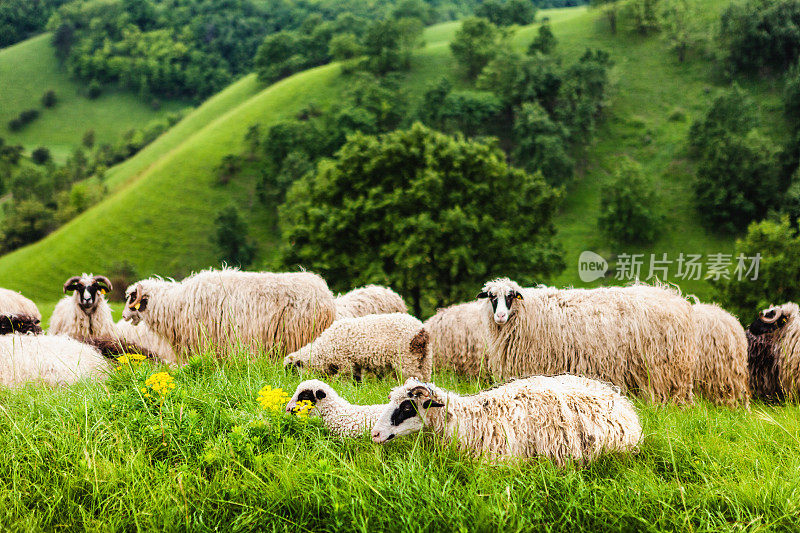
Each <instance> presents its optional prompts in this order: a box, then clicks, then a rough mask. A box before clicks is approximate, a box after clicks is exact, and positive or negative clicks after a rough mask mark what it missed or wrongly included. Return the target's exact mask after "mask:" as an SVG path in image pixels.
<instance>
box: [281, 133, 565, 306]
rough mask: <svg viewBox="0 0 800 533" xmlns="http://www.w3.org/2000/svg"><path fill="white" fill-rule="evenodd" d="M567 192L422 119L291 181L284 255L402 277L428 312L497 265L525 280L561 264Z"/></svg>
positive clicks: (461, 295) (359, 279)
mask: <svg viewBox="0 0 800 533" xmlns="http://www.w3.org/2000/svg"><path fill="white" fill-rule="evenodd" d="M558 198H559V193H558V192H556V191H555V190H554V189H552V188H551V187H549V186H548V185H547V184H546V183H545V182H544V180H543V178H542V177H541V175H531V174H528V173H526V172H524V171H522V170H518V169H515V168H513V167H510V166H508V164H507V163H506V162H505V154H504V153H503V152H502V151H501V150H500V149H499V148H498V147H497V146H495V145H487V144H484V143H480V142H476V141H470V140H464V139H463V138H462V137H460V136H457V137H450V136H447V135H444V134H442V133H438V132H436V131H433V130H431V129H429V128H427V127H425V126H423V125H421V124H415V125H413V126H412V127H411V128H409V129H405V130H397V131H393V132H391V133H388V134H386V135H381V136H371V135H363V134H355V135H353V136H351V137H350V138H349V139H348V141H347V142H346V143H345V145H344V146H343V147H342V148H341V149H340V150H339V152H337V154H336V157H335V159H333V160H323V161H321V162H320V163H319V164H318V165H317V168H316V171H315V172H312V173H309V174H308V175H306V176H305V177H303V178H302V179H300V180H299V181H297V182H296V183H295V184H294V185H293V186H292V188H291V189H290V190H289V193H288V194H287V199H286V202H285V203H284V204H283V206H281V208H280V213H281V226H282V233H283V236H284V242H286V243H287V244H286V246H285V247H284V249H283V251H282V260H283V263H284V264H285V265H286V266H294V265H296V264H302V265H303V266H305V267H307V268H309V269H312V270H314V271H317V272H320V273H321V274H322V275H323V276H324V277H325V278H326V279H327V280H328V282H329V283H330V284H331V287H332V288H333V289H334V290H343V289H344V288H345V287H349V286H351V285H353V284H362V283H370V282H374V283H384V284H388V285H391V286H392V287H395V288H397V289H398V290H399V291H400V292H401V293H402V294H403V296H404V297H406V298H408V300H409V301H410V302H411V304H412V308H413V310H414V314H416V315H417V316H421V314H422V312H423V307H424V308H425V310H426V311H430V310H432V308H433V307H434V306H436V305H443V304H444V303H451V302H456V301H461V300H463V299H467V298H471V297H473V296H474V292H475V288H476V287H479V286H480V285H481V283H483V282H485V281H486V279H488V278H490V277H491V276H493V275H499V274H501V273H502V274H503V275H508V276H511V277H514V278H518V280H519V281H521V282H522V283H523V284H525V283H531V282H532V281H533V279H534V277H536V278H537V279H540V277H541V276H546V275H549V274H552V273H554V272H557V271H559V270H560V269H562V268H563V260H562V255H561V252H560V248H559V247H558V246H557V245H556V244H555V243H554V241H553V236H554V232H555V231H554V226H553V216H554V214H555V212H556V210H557V205H558Z"/></svg>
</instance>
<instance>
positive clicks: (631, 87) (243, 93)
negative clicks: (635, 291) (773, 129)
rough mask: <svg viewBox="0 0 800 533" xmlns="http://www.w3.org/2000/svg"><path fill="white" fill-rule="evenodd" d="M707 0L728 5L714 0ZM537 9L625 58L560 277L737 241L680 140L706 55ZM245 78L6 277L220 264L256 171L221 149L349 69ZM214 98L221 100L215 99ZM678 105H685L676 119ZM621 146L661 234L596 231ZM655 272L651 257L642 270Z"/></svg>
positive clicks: (333, 89) (570, 211)
mask: <svg viewBox="0 0 800 533" xmlns="http://www.w3.org/2000/svg"><path fill="white" fill-rule="evenodd" d="M699 1H701V2H707V3H708V4H709V6H712V5H713V7H714V9H719V6H718V5H717V4H715V3H712V2H710V0H699ZM542 15H543V16H544V15H546V16H548V17H549V18H550V20H551V23H552V26H553V30H554V32H555V34H556V37H557V38H558V39H559V48H558V52H559V54H560V55H561V56H562V57H563V58H564V61H565V63H570V62H572V61H574V60H575V58H576V57H577V56H578V55H580V54H581V53H582V52H583V50H584V49H585V48H586V47H587V46H591V47H601V48H604V49H607V50H609V51H610V52H611V53H612V57H613V59H614V60H615V62H616V66H615V68H614V71H613V73H612V77H613V79H614V80H615V90H614V91H613V94H612V95H611V98H610V105H609V108H608V113H607V115H608V116H607V119H606V121H605V124H604V125H603V126H602V127H601V129H600V131H599V132H598V134H597V136H596V141H595V143H594V144H593V145H592V146H590V147H589V148H588V150H587V153H586V155H585V161H584V163H583V165H582V175H581V176H579V177H578V179H577V180H576V183H575V184H574V185H573V186H572V187H571V189H570V190H568V191H567V194H566V195H565V196H566V201H565V203H564V205H563V208H562V210H561V213H560V214H559V217H558V221H557V222H558V226H559V232H560V238H561V240H562V242H563V243H564V246H565V248H566V251H567V269H566V270H565V272H564V273H563V274H562V275H561V276H559V277H558V278H557V279H556V280H554V281H555V283H557V284H559V285H569V284H575V285H581V283H580V280H579V278H578V270H577V258H578V256H579V254H580V253H581V251H583V250H587V249H589V250H594V251H596V252H599V253H600V254H602V255H604V256H609V255H610V254H618V253H622V252H641V253H646V254H649V253H656V254H658V255H659V256H660V255H661V254H662V253H668V254H669V257H670V258H671V259H675V258H676V257H677V254H678V253H679V252H683V253H700V254H709V253H718V252H730V251H731V249H732V244H733V239H732V238H731V237H719V236H714V235H709V233H708V232H707V231H705V230H704V229H703V228H701V227H700V226H699V225H698V223H697V220H696V219H697V217H696V213H695V211H694V209H693V207H692V200H691V198H692V195H691V191H690V182H689V180H690V176H691V171H692V169H691V165H690V164H689V163H688V162H687V161H686V158H685V154H684V153H683V151H684V148H683V146H684V141H685V138H686V134H687V132H688V128H689V125H690V124H691V121H692V120H693V119H694V118H695V117H697V116H699V114H700V113H701V112H702V111H703V110H704V109H705V108H706V107H707V105H708V104H709V102H710V101H711V99H713V97H714V96H715V94H716V88H715V87H714V83H713V81H712V80H711V78H710V75H709V68H708V67H709V65H708V63H707V62H706V61H705V60H703V59H699V58H695V59H692V60H690V61H688V62H687V63H685V64H678V63H677V62H676V61H675V59H674V57H673V56H672V55H670V54H669V53H668V51H667V50H666V47H665V46H664V43H663V42H662V41H661V40H660V39H659V38H658V37H651V38H647V39H644V38H640V37H638V36H631V35H626V34H621V35H620V36H617V37H614V36H611V35H610V34H609V33H608V31H607V29H606V28H605V27H604V25H603V23H602V19H601V18H600V16H599V13H598V12H596V11H593V10H587V9H586V8H571V9H558V10H548V11H544V12H542ZM536 27H537V26H536V25H533V26H530V27H526V28H521V29H520V30H519V31H518V32H517V34H516V36H515V37H514V43H515V44H516V45H517V46H518V47H519V48H520V49H524V47H525V46H527V43H528V42H529V41H530V40H531V39H532V37H533V35H534V33H535V31H536ZM457 28H458V23H446V24H442V25H438V26H434V27H432V28H429V29H428V30H427V31H426V34H425V40H426V45H425V47H424V48H422V49H420V50H419V51H418V52H417V53H416V55H415V57H414V60H413V68H412V70H411V72H410V73H408V74H406V75H405V86H406V88H407V90H408V91H409V93H410V94H411V96H412V98H419V97H420V95H421V93H422V91H423V90H424V88H425V87H426V86H427V85H428V84H430V83H432V82H434V81H436V80H438V79H439V78H440V77H441V76H443V75H447V76H450V77H451V78H454V79H455V78H457V77H458V71H457V69H456V66H455V64H454V62H453V59H452V57H451V55H450V52H449V47H448V42H449V40H450V39H451V38H452V35H453V33H454V32H455V31H456V29H457ZM239 83H240V84H241V85H239V86H238V88H236V89H235V88H233V87H232V88H230V89H229V91H231V93H229V96H228V97H223V96H222V95H219V96H218V97H215V98H214V99H212V100H210V101H209V102H207V103H206V104H205V105H204V106H202V107H201V108H199V109H198V110H196V111H195V114H196V116H199V117H204V120H207V121H208V120H210V122H207V123H205V125H203V124H202V123H203V120H199V119H197V118H195V120H197V123H196V127H192V126H190V124H191V123H190V122H188V120H191V118H192V117H191V116H190V117H189V118H188V119H186V120H185V121H183V122H182V123H180V124H179V125H177V126H176V127H175V130H174V131H170V132H168V133H167V134H165V135H164V136H163V137H162V138H161V139H159V140H158V141H156V143H154V144H153V145H152V147H151V148H152V149H148V150H144V151H143V152H142V153H140V154H138V155H137V156H135V157H134V158H133V159H131V160H130V161H129V162H126V163H124V164H123V165H120V167H115V168H114V169H112V170H111V171H110V173H109V174H110V176H111V181H112V183H113V184H116V185H118V186H120V187H121V188H120V189H119V190H118V192H117V193H116V194H114V195H113V196H112V197H110V198H109V199H108V200H106V201H104V202H103V203H102V204H100V205H98V206H96V207H95V208H93V209H91V210H90V211H88V212H87V213H85V214H83V215H81V216H80V217H78V218H77V219H75V220H74V221H72V222H71V223H70V224H68V225H67V226H65V227H63V228H61V229H60V230H58V231H57V232H55V233H53V234H52V235H50V236H49V237H47V238H46V239H44V240H43V241H41V242H39V243H37V244H35V245H32V246H29V247H27V248H25V249H22V250H19V251H17V252H14V253H12V254H10V255H8V256H6V257H3V258H0V286H8V287H12V288H15V289H19V290H25V292H27V293H29V294H30V295H32V296H33V297H34V298H37V299H45V300H51V299H54V298H55V297H56V295H57V293H58V289H59V287H60V284H61V282H62V280H63V279H64V278H65V277H67V276H68V275H70V274H72V273H74V272H80V271H83V270H93V271H95V272H101V271H107V270H108V269H109V268H110V267H111V266H112V265H113V264H114V263H115V262H117V261H121V260H127V261H130V262H131V263H133V264H134V265H135V266H136V269H137V271H138V273H139V274H140V275H149V274H153V273H158V274H161V275H165V276H182V275H185V274H187V273H188V272H190V271H191V270H194V269H198V268H202V267H205V266H208V265H209V264H213V263H215V254H214V249H213V245H212V244H211V242H210V235H211V234H212V232H213V228H214V226H213V219H214V215H215V214H216V212H217V211H218V210H219V208H221V207H222V206H224V205H226V204H228V203H231V202H234V203H237V204H239V205H240V207H241V208H242V209H243V211H244V212H245V213H247V212H248V211H250V207H251V206H252V205H253V188H252V185H253V184H251V183H247V182H237V181H236V180H234V182H233V184H232V185H230V186H228V187H217V186H215V185H214V177H213V169H214V168H215V167H216V166H217V165H218V164H219V162H220V161H221V159H222V157H224V155H225V154H227V153H232V152H233V153H238V152H239V151H240V150H241V142H242V139H243V137H244V135H245V132H246V131H247V128H248V127H249V126H250V125H251V124H253V123H254V122H261V123H262V124H267V125H268V124H269V123H271V122H273V121H275V120H278V119H281V118H284V117H287V116H290V115H292V114H293V113H296V112H297V111H298V110H300V109H301V108H303V107H304V106H305V105H307V104H309V103H311V102H313V103H315V104H317V105H322V106H324V105H325V104H326V102H331V101H333V100H335V99H336V98H337V96H338V95H339V94H340V93H341V91H342V89H343V88H344V87H345V85H346V79H345V80H343V79H342V78H341V76H340V72H339V68H338V66H336V65H329V66H324V67H320V68H317V69H313V70H310V71H307V72H303V73H300V74H298V75H295V76H293V77H291V78H288V79H286V80H283V81H281V82H279V83H277V84H275V85H273V86H271V87H269V88H266V89H264V90H263V91H261V92H258V93H257V94H255V95H253V96H252V97H250V98H247V95H248V91H253V90H255V88H256V87H257V85H256V83H255V81H254V80H252V78H246V79H245V80H243V81H241V82H239ZM248 84H252V85H248ZM751 90H752V91H753V92H754V94H755V95H756V96H757V99H758V101H759V102H761V103H762V107H763V109H762V112H763V114H764V116H765V118H767V119H769V118H772V117H773V116H777V102H778V94H777V91H776V90H775V89H774V88H771V87H768V86H754V87H751ZM226 98H228V99H227V100H226ZM239 100H241V103H238V102H239ZM220 101H227V102H228V103H231V102H236V103H237V104H238V105H236V104H232V106H233V107H232V108H231V109H230V110H228V111H223V110H222V108H224V107H225V106H224V105H220ZM214 105H220V108H219V109H214V108H212V106H214ZM676 110H680V111H681V112H682V113H683V114H684V115H685V118H684V119H683V120H679V121H674V120H673V121H670V119H669V117H670V115H671V114H673V111H676ZM217 114H218V115H219V116H216V115H217ZM212 117H216V118H213V119H212ZM179 133H180V134H179ZM623 155H628V156H630V157H633V158H634V159H636V160H638V161H639V162H640V163H641V164H642V165H643V167H644V169H645V173H646V175H647V176H648V177H650V178H651V179H652V180H653V181H654V183H656V184H657V186H658V187H659V189H660V191H661V193H662V198H663V203H664V212H665V214H666V217H667V219H666V223H665V224H664V227H663V232H662V234H661V236H660V237H659V240H658V241H657V242H656V243H655V244H654V245H653V246H652V247H649V248H645V249H616V248H613V247H611V246H609V245H608V244H607V243H605V242H604V240H603V239H602V237H600V235H599V232H598V230H597V225H596V217H597V213H598V209H599V191H600V189H601V187H602V184H603V183H604V182H605V181H606V180H607V179H608V176H609V173H610V171H611V170H612V169H613V168H614V167H615V165H616V161H617V160H618V158H619V157H621V156H623ZM261 211H263V210H261ZM254 212H257V210H254ZM249 222H250V225H251V228H252V233H253V234H254V237H255V238H256V239H257V240H258V242H259V246H260V248H261V250H262V256H266V257H269V255H270V253H271V245H272V244H273V243H274V242H275V240H276V237H275V235H274V234H273V229H272V224H270V223H268V222H269V221H267V220H265V219H264V217H263V216H262V215H257V216H251V217H250V219H249ZM646 276H647V267H646V266H645V268H644V269H643V271H642V277H646ZM669 281H679V280H675V279H669ZM679 284H680V285H681V287H682V288H683V289H684V290H685V291H687V292H694V293H696V294H698V295H699V296H701V297H704V296H708V295H709V292H710V291H709V287H708V284H707V283H706V282H705V281H703V280H698V281H687V282H680V281H679Z"/></svg>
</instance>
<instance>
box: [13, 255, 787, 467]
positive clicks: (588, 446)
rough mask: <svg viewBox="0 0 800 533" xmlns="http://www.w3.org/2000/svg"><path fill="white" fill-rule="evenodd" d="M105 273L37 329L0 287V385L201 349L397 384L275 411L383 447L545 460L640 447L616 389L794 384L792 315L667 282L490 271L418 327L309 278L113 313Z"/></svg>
mask: <svg viewBox="0 0 800 533" xmlns="http://www.w3.org/2000/svg"><path fill="white" fill-rule="evenodd" d="M110 290H112V286H111V282H110V281H109V280H108V279H107V278H105V277H103V276H92V275H86V274H84V275H82V276H75V277H72V278H70V279H69V280H67V282H66V283H65V284H64V292H65V293H70V292H71V293H72V295H71V296H70V295H68V296H65V297H64V298H63V299H62V300H61V301H60V302H59V303H58V305H57V306H56V308H55V310H54V312H53V316H52V317H51V320H50V327H49V330H48V332H47V333H46V334H45V333H43V332H42V329H41V326H40V320H41V315H40V314H39V311H38V309H37V308H36V306H35V305H34V304H33V302H31V301H30V300H28V299H27V298H25V297H23V296H22V295H20V294H18V293H16V292H12V291H9V290H5V289H0V384H2V385H4V386H14V385H18V384H21V383H25V382H29V381H41V382H44V383H48V384H52V385H60V384H69V383H73V382H75V381H76V380H78V379H81V378H87V377H88V378H94V379H102V378H103V377H104V376H106V375H107V374H108V372H109V370H110V369H111V368H112V367H113V365H114V359H113V357H110V356H114V355H119V354H122V353H126V352H138V353H142V354H144V355H147V356H148V357H151V358H154V359H158V360H160V361H162V362H164V363H166V364H169V365H180V364H182V363H184V362H185V361H186V359H187V357H188V356H189V355H190V354H191V353H193V352H197V351H199V350H204V349H206V348H210V349H212V350H213V351H214V352H215V353H217V354H219V356H220V357H225V356H227V355H229V354H230V353H232V351H233V350H236V349H238V348H242V347H244V348H248V349H252V350H255V351H256V353H266V354H268V355H269V354H288V355H286V356H285V358H284V366H285V367H287V368H294V369H299V370H300V371H305V370H309V369H311V370H315V371H317V372H320V373H323V374H326V375H333V374H340V375H346V376H350V377H352V378H353V379H355V380H361V379H362V377H363V376H365V375H367V374H371V375H374V376H376V377H378V378H380V377H383V376H385V375H395V376H398V377H399V376H403V377H405V378H408V379H407V380H406V382H405V383H404V385H402V386H399V387H396V388H395V389H393V390H392V392H391V393H390V395H389V402H388V403H386V404H379V405H354V404H351V403H349V402H347V401H346V400H345V399H343V398H342V397H341V396H339V395H338V394H337V393H336V391H335V390H333V389H332V388H331V387H330V386H329V385H328V384H326V383H324V382H322V381H319V380H308V381H304V382H302V383H301V384H300V385H299V386H298V387H297V390H296V392H295V394H294V396H293V397H292V399H291V401H290V402H289V404H288V405H287V406H286V410H287V411H288V412H293V411H294V410H295V408H296V407H297V405H298V404H299V403H300V402H304V401H307V402H310V403H311V404H313V405H314V408H315V409H316V412H317V413H318V414H319V415H320V417H321V418H322V420H323V422H324V424H325V425H326V426H327V427H328V428H329V429H330V430H332V431H334V432H336V433H338V434H340V435H343V436H351V437H356V436H359V435H362V434H363V433H365V432H366V431H371V435H372V439H373V440H374V441H375V442H378V443H383V442H387V441H389V440H392V439H394V438H395V437H399V436H402V435H406V434H409V433H413V432H416V431H420V430H422V429H423V428H428V429H429V430H431V431H433V432H434V433H437V434H439V435H441V436H443V437H444V439H445V440H455V441H456V442H457V443H458V445H459V446H460V447H461V448H463V449H464V450H467V451H469V452H471V453H474V454H476V455H479V456H481V457H485V458H487V459H488V460H497V459H508V458H526V457H532V456H539V455H542V456H546V457H549V458H550V459H552V460H553V461H554V462H556V463H558V464H563V463H564V462H566V461H568V460H574V461H578V462H586V461H590V460H592V459H593V458H595V457H597V456H599V455H602V454H606V453H611V452H626V451H632V450H634V449H635V447H636V445H637V443H638V442H639V440H640V439H641V435H642V428H641V425H640V423H639V418H638V415H637V413H636V410H635V409H634V407H633V405H632V404H631V402H630V401H629V400H628V399H627V398H626V397H625V396H624V395H623V394H622V393H621V391H622V392H626V393H628V394H633V395H637V396H639V397H641V398H643V399H646V400H649V401H653V402H660V403H666V402H673V403H676V404H690V403H692V401H693V398H694V395H695V394H700V395H702V396H704V397H705V398H707V399H709V400H711V401H713V402H715V403H718V404H722V405H727V406H730V407H736V406H742V407H747V406H748V405H749V401H750V398H751V396H753V397H757V398H759V399H763V400H766V401H780V400H783V399H785V398H786V397H792V396H795V395H796V394H797V393H798V391H800V320H799V319H798V313H799V312H800V308H798V306H797V305H796V304H792V303H787V304H784V305H781V306H778V307H772V308H769V309H766V310H764V311H763V312H762V313H761V314H760V316H759V318H758V320H756V321H755V322H754V323H753V324H751V325H750V327H749V328H748V330H747V331H745V329H744V328H743V327H742V326H741V325H740V324H739V322H738V320H737V319H736V318H735V317H733V316H732V315H731V314H729V313H727V312H726V311H725V310H723V309H722V308H720V307H718V306H715V305H708V304H703V303H700V302H698V301H694V302H693V303H692V302H689V301H688V300H687V299H686V298H684V297H682V296H681V295H680V294H679V293H678V292H677V291H676V290H674V289H672V288H670V287H666V286H653V285H646V284H634V285H631V286H628V287H605V288H598V289H555V288H552V287H546V286H538V287H520V286H519V285H518V284H517V283H515V282H514V281H512V280H509V279H507V278H502V279H496V280H493V281H489V282H488V283H486V284H485V285H484V287H483V289H482V290H481V291H480V293H479V294H478V297H477V301H472V302H467V303H462V304H458V305H453V306H451V307H447V308H444V309H440V310H439V311H438V312H437V313H436V314H435V315H434V316H433V317H431V318H430V319H429V320H428V321H427V322H425V323H423V322H421V321H420V320H418V319H417V318H415V317H413V316H411V315H410V314H408V312H407V307H406V305H405V303H404V302H403V300H402V298H401V297H400V296H399V295H398V294H397V293H395V292H394V291H392V290H391V289H389V288H386V287H380V286H376V285H369V286H366V287H362V288H358V289H355V290H353V291H351V292H349V293H347V294H344V295H341V296H338V297H334V295H333V294H332V293H331V291H330V290H329V289H328V286H327V283H326V282H325V280H324V279H322V278H321V277H320V276H318V275H316V274H313V273H310V272H297V273H270V272H242V271H239V270H236V269H228V268H226V269H221V270H213V269H212V270H206V271H202V272H199V273H197V274H194V275H192V276H189V277H188V278H186V279H184V280H182V281H173V280H164V279H161V278H149V279H145V280H142V281H139V282H137V283H135V284H133V285H131V286H130V287H128V289H127V291H126V302H125V309H124V311H123V320H121V321H119V322H117V323H115V322H114V321H113V319H112V315H111V309H110V308H109V306H108V303H107V301H106V298H105V294H106V293H107V292H108V291H110ZM434 368H436V369H437V370H445V369H447V370H452V371H454V372H456V373H458V374H461V375H464V376H469V377H478V378H480V377H483V376H486V377H492V378H494V379H497V380H506V381H505V382H504V383H503V384H501V385H499V386H496V387H494V388H491V389H488V390H484V391H481V392H479V393H477V394H473V395H467V396H463V395H459V394H456V393H454V392H451V391H447V390H444V389H441V388H439V387H437V386H436V385H435V384H433V383H430V379H431V374H432V371H433V369H434Z"/></svg>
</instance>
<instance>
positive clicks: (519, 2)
mask: <svg viewBox="0 0 800 533" xmlns="http://www.w3.org/2000/svg"><path fill="white" fill-rule="evenodd" d="M475 15H476V16H478V17H483V18H485V19H488V20H490V21H491V22H492V23H493V24H496V25H498V26H510V25H512V24H520V25H523V26H525V25H528V24H532V23H533V21H534V20H535V19H536V7H535V6H534V3H533V2H532V1H531V0H485V1H484V2H483V3H481V4H479V5H478V7H477V8H475Z"/></svg>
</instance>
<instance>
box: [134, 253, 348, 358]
mask: <svg viewBox="0 0 800 533" xmlns="http://www.w3.org/2000/svg"><path fill="white" fill-rule="evenodd" d="M126 298H127V303H126V306H125V310H124V311H123V314H122V317H123V318H124V319H126V320H129V321H130V322H131V323H133V324H134V325H138V324H139V323H140V322H144V323H146V324H147V326H148V327H149V328H150V329H151V330H152V331H153V332H155V333H156V334H157V335H159V336H161V337H163V338H164V339H166V340H167V341H168V342H169V344H170V345H172V346H174V347H175V348H176V349H179V350H180V349H188V350H192V351H193V350H198V349H200V348H202V347H203V346H204V344H205V343H206V342H208V341H211V342H213V343H214V344H215V345H216V348H217V349H218V350H219V351H220V352H221V353H227V352H228V351H229V349H230V348H232V347H233V345H234V343H236V342H241V343H244V344H246V345H248V346H249V347H250V348H253V349H258V348H264V349H267V350H269V349H273V348H276V349H282V350H286V351H287V352H293V351H295V350H298V349H300V348H301V347H302V346H305V345H306V344H308V343H309V342H311V341H312V340H314V339H315V338H316V337H317V336H318V335H319V334H320V333H322V332H323V331H324V330H325V329H326V328H327V327H328V326H330V325H331V323H333V320H334V317H335V316H336V306H335V305H334V301H333V294H331V291H330V290H329V289H328V285H327V284H326V283H325V280H323V279H322V278H321V277H320V276H318V275H316V274H312V273H310V272H296V273H279V274H276V273H272V272H242V271H239V270H238V269H234V268H224V269H221V270H214V269H211V270H204V271H201V272H198V273H197V274H193V275H192V276H189V277H188V278H186V279H184V280H183V281H180V282H177V281H171V280H170V281H168V280H164V279H161V278H149V279H145V280H142V281H139V282H138V283H136V284H134V285H131V286H130V287H128V290H127V292H126Z"/></svg>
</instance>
